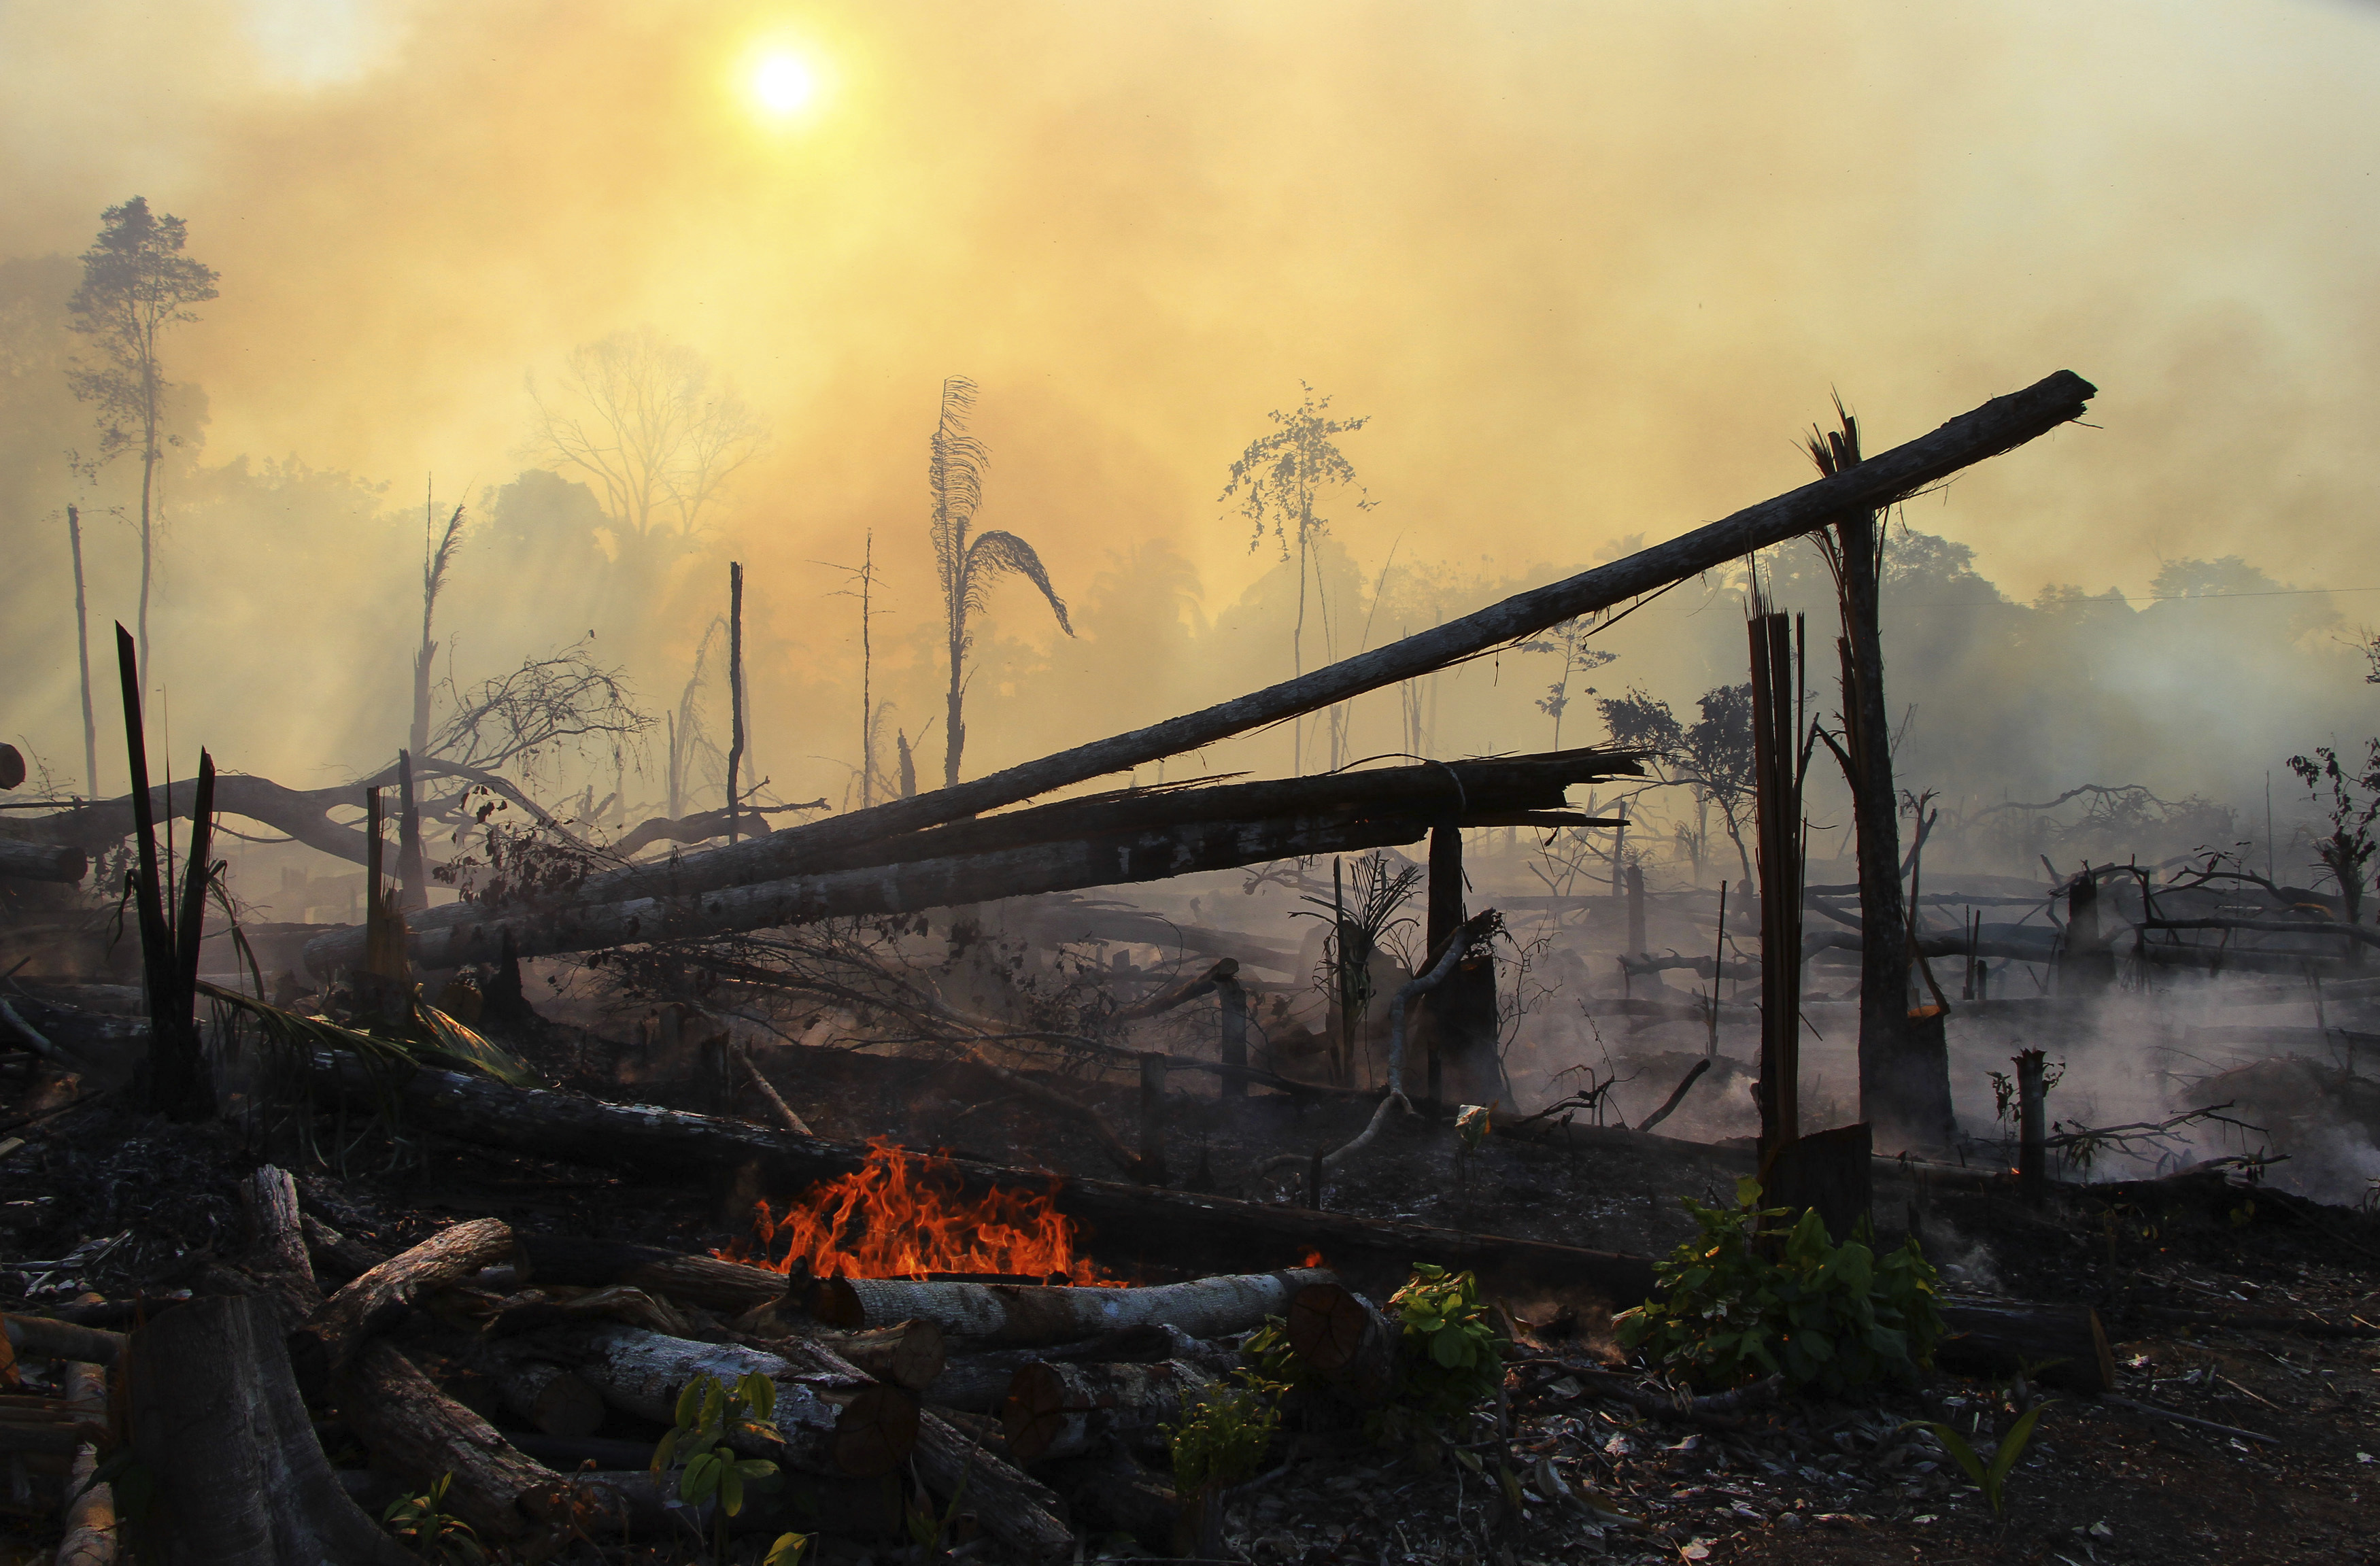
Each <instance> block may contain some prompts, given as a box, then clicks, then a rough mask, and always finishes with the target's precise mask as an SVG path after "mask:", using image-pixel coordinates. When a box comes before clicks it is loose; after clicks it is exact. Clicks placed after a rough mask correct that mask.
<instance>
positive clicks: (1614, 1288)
mask: <svg viewBox="0 0 2380 1566" xmlns="http://www.w3.org/2000/svg"><path fill="white" fill-rule="evenodd" d="M324 1077H325V1080H335V1081H336V1082H337V1083H338V1085H339V1089H340V1090H341V1091H343V1092H348V1093H352V1094H353V1095H355V1098H356V1099H357V1101H358V1102H362V1103H367V1104H368V1103H370V1101H371V1100H370V1093H371V1091H372V1089H371V1086H370V1082H369V1080H368V1079H367V1078H365V1076H364V1075H363V1074H362V1073H361V1071H360V1070H359V1069H358V1070H357V1071H356V1072H354V1073H352V1074H350V1073H348V1072H346V1071H344V1070H336V1069H331V1070H326V1072H325V1074H324ZM396 1092H397V1094H398V1097H399V1099H400V1101H401V1103H402V1105H403V1108H404V1110H405V1112H407V1114H410V1115H415V1116H418V1117H419V1123H423V1124H429V1125H435V1126H437V1127H438V1129H439V1133H440V1135H446V1136H452V1137H455V1138H456V1139H458V1140H461V1141H466V1142H473V1143H477V1144H479V1145H480V1146H482V1147H505V1148H510V1149H512V1150H515V1151H517V1152H526V1153H532V1154H535V1155H536V1156H538V1157H540V1158H549V1159H560V1160H563V1161H565V1162H569V1163H578V1164H587V1165H591V1166H594V1167H596V1168H602V1169H626V1170H634V1171H639V1172H644V1173H649V1174H651V1175H653V1176H656V1177H658V1178H661V1179H664V1180H686V1179H689V1178H694V1177H698V1176H701V1175H708V1174H710V1173H714V1172H716V1173H723V1174H729V1175H733V1174H735V1173H737V1172H739V1171H750V1173H751V1174H752V1176H753V1177H754V1178H755V1179H756V1180H757V1181H759V1183H760V1185H761V1187H762V1188H763V1189H766V1190H771V1191H775V1192H780V1193H785V1194H789V1195H790V1194H795V1193H798V1192H799V1191H801V1190H803V1189H805V1188H806V1187H807V1186H808V1185H810V1184H814V1183H817V1182H820V1181H826V1180H833V1179H839V1178H841V1177H842V1176H844V1175H847V1174H852V1173H855V1172H856V1171H859V1170H860V1169H861V1168H863V1167H864V1166H865V1164H866V1162H867V1149H866V1148H863V1147H848V1146H845V1145H843V1144H841V1143H835V1142H828V1141H825V1140H822V1139H820V1138H816V1137H804V1136H795V1135H791V1134H789V1133H785V1132H781V1131H771V1130H769V1129H768V1128H766V1127H764V1126H759V1125H754V1124H751V1123H748V1122H745V1121H736V1120H724V1119H718V1118H714V1117H711V1116H707V1115H697V1114H687V1113H684V1112H682V1111H674V1110H663V1109H657V1108H654V1107H653V1106H650V1105H643V1104H636V1105H624V1104H608V1103H604V1102H601V1101H600V1100H597V1099H581V1098H577V1097H574V1096H572V1095H569V1094H565V1093H557V1092H553V1091H550V1090H546V1089H540V1088H516V1087H507V1086H504V1085H503V1084H502V1083H499V1082H495V1081H493V1080H492V1079H490V1078H487V1077H483V1076H466V1075H463V1074H459V1073H455V1072H443V1071H428V1070H423V1071H417V1072H415V1073H413V1074H410V1075H409V1076H407V1078H406V1079H405V1081H404V1082H403V1083H402V1084H401V1085H400V1086H398V1087H397V1088H396ZM939 1167H941V1168H944V1169H946V1170H947V1171H948V1172H949V1173H950V1175H951V1177H952V1178H953V1182H954V1184H957V1185H958V1187H959V1188H960V1191H961V1194H963V1195H966V1196H981V1195H983V1194H984V1193H985V1192H987V1191H990V1190H993V1189H1018V1188H1022V1189H1027V1190H1038V1189H1044V1188H1047V1187H1048V1186H1049V1184H1050V1177H1049V1176H1048V1174H1047V1173H1046V1172H1044V1173H1036V1172H1032V1171H1025V1170H1012V1169H1003V1168H1001V1167H999V1166H997V1165H992V1164H983V1163H977V1162H975V1161H973V1160H971V1159H947V1160H941V1164H940V1166H939ZM1050 1200H1051V1202H1052V1205H1053V1206H1055V1207H1056V1208H1057V1209H1058V1211H1059V1212H1060V1213H1061V1214H1062V1215H1063V1216H1064V1217H1066V1218H1067V1219H1069V1220H1073V1221H1074V1222H1075V1223H1076V1224H1078V1225H1080V1226H1081V1227H1082V1229H1083V1230H1084V1231H1085V1232H1087V1237H1088V1239H1089V1241H1090V1245H1091V1249H1092V1250H1093V1252H1094V1253H1095V1254H1097V1255H1098V1256H1100V1257H1102V1258H1103V1259H1106V1260H1108V1261H1110V1262H1111V1264H1113V1265H1120V1266H1121V1265H1128V1264H1135V1263H1136V1264H1140V1265H1147V1266H1153V1267H1165V1268H1175V1269H1181V1270H1183V1271H1185V1272H1205V1271H1208V1270H1212V1269H1222V1268H1233V1267H1239V1268H1245V1267H1246V1266H1247V1265H1248V1264H1249V1263H1251V1262H1258V1263H1261V1262H1266V1261H1271V1262H1274V1263H1276V1264H1277V1265H1284V1266H1289V1265H1295V1264H1297V1263H1298V1262H1299V1261H1301V1260H1302V1259H1303V1258H1305V1256H1311V1255H1315V1254H1317V1253H1319V1254H1320V1255H1322V1256H1326V1257H1327V1258H1328V1260H1329V1265H1330V1268H1331V1269H1332V1270H1333V1271H1335V1272H1336V1273H1338V1274H1339V1275H1340V1277H1341V1278H1342V1280H1344V1281H1348V1282H1351V1283H1353V1284H1354V1285H1356V1286H1358V1287H1362V1288H1370V1287H1372V1286H1373V1284H1374V1283H1376V1282H1377V1283H1378V1284H1381V1285H1383V1286H1385V1287H1393V1286H1395V1285H1396V1284H1397V1283H1401V1282H1403V1280H1404V1277H1405V1273H1406V1269H1408V1268H1409V1267H1410V1266H1411V1265H1412V1264H1413V1263H1415V1262H1416V1261H1427V1262H1435V1263H1437V1264H1439V1265H1440V1266H1443V1267H1449V1268H1455V1269H1465V1268H1467V1269H1472V1270H1473V1271H1475V1272H1477V1273H1478V1274H1479V1276H1480V1281H1481V1283H1482V1284H1483V1285H1484V1286H1486V1287H1488V1288H1489V1289H1491V1290H1492V1289H1505V1288H1510V1289H1520V1288H1529V1289H1555V1290H1573V1289H1578V1290H1585V1291H1588V1292H1591V1293H1594V1294H1596V1295H1597V1296H1599V1297H1600V1298H1601V1299H1603V1300H1605V1301H1606V1302H1609V1303H1610V1304H1612V1305H1615V1306H1617V1305H1634V1304H1635V1303H1636V1302H1637V1301H1639V1300H1642V1299H1645V1297H1647V1296H1648V1295H1649V1294H1650V1293H1652V1290H1653V1264H1652V1262H1651V1260H1650V1259H1649V1258H1646V1257H1644V1256H1627V1255H1620V1254H1614V1253H1610V1252H1605V1251H1590V1250H1584V1249H1581V1248H1579V1247H1576V1246H1572V1245H1555V1244H1545V1243H1543V1242H1540V1241H1534V1240H1516V1239H1510V1238H1507V1237H1505V1236H1502V1235H1495V1234H1476V1233H1471V1232H1458V1231H1454V1230H1447V1229H1433V1228H1430V1227H1428V1226H1427V1225H1424V1224H1418V1223H1406V1222H1403V1221H1399V1220H1386V1219H1366V1218H1357V1217H1354V1216H1352V1215H1349V1214H1345V1213H1328V1212H1312V1211H1307V1210H1304V1209H1301V1208H1281V1207H1272V1206H1268V1205H1265V1204H1262V1203H1257V1202H1245V1201H1238V1200H1234V1199H1233V1198H1231V1197H1228V1196H1201V1195H1197V1194H1196V1193H1193V1192H1187V1191H1169V1190H1162V1189H1155V1188H1150V1187H1146V1186H1137V1185H1126V1184H1120V1183H1116V1182H1110V1181H1097V1180H1073V1179H1070V1180H1064V1181H1061V1182H1060V1183H1059V1184H1058V1186H1057V1189H1056V1191H1055V1193H1054V1194H1053V1195H1052V1196H1051V1198H1050ZM753 1270H755V1271H757V1270H759V1269H753ZM755 1282H756V1284H757V1283H758V1282H759V1280H755ZM915 1315H917V1312H914V1311H904V1312H900V1313H898V1314H895V1315H892V1316H887V1317H883V1318H882V1319H883V1320H886V1321H894V1320H900V1319H903V1318H904V1317H909V1316H915ZM945 1327H946V1329H947V1324H945ZM77 1357H80V1356H77Z"/></svg>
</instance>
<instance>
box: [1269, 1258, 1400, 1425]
mask: <svg viewBox="0 0 2380 1566" xmlns="http://www.w3.org/2000/svg"><path fill="white" fill-rule="evenodd" d="M1288 1331H1289V1346H1290V1347H1291V1348H1292V1349H1293V1350H1295V1351H1296V1353H1297V1357H1298V1358H1299V1359H1301V1360H1303V1361H1304V1362H1305V1364H1306V1365H1307V1366H1311V1367H1312V1368H1313V1370H1314V1372H1315V1374H1316V1375H1318V1376H1319V1377H1321V1378H1323V1379H1324V1380H1325V1381H1328V1382H1330V1385H1331V1386H1332V1388H1333V1389H1335V1390H1337V1391H1338V1392H1339V1393H1340V1395H1341V1396H1342V1397H1344V1398H1346V1399H1347V1400H1348V1401H1349V1402H1353V1403H1354V1404H1355V1405H1356V1406H1357V1407H1358V1408H1377V1407H1378V1406H1379V1405H1380V1404H1381V1403H1384V1402H1387V1401H1388V1400H1389V1393H1390V1390H1391V1389H1392V1387H1393V1385H1394V1382H1395V1379H1396V1367H1397V1339H1398V1337H1399V1336H1400V1332H1399V1329H1397V1328H1395V1327H1393V1326H1391V1325H1390V1322H1389V1318H1388V1317H1386V1316H1384V1315H1382V1314H1381V1312H1380V1307H1379V1306H1378V1305H1374V1304H1373V1303H1372V1302H1371V1301H1369V1300H1367V1299H1366V1298H1365V1297H1364V1296H1363V1295H1361V1294H1359V1293H1355V1292H1354V1290H1353V1289H1349V1288H1346V1287H1345V1286H1343V1285H1342V1284H1338V1283H1328V1282H1326V1283H1309V1284H1307V1285H1306V1286H1305V1288H1303V1289H1300V1290H1299V1291H1298V1292H1297V1293H1296V1294H1295V1295H1294V1296H1293V1297H1292V1298H1291V1300H1290V1302H1289V1320H1288Z"/></svg>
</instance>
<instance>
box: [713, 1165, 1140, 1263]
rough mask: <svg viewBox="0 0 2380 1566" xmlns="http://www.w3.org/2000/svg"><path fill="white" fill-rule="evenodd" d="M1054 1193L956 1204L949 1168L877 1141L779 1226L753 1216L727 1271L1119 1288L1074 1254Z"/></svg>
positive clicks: (766, 1215) (729, 1252)
mask: <svg viewBox="0 0 2380 1566" xmlns="http://www.w3.org/2000/svg"><path fill="white" fill-rule="evenodd" d="M1056 1191H1057V1182H1056V1181H1055V1180H1052V1181H1051V1182H1050V1190H1049V1191H1048V1192H1044V1193H1039V1194H1036V1193H1033V1192H1027V1191H1002V1190H998V1189H994V1190H992V1191H990V1192H989V1193H987V1194H986V1195H985V1196H982V1197H980V1198H979V1199H969V1198H967V1197H965V1196H962V1195H961V1194H960V1188H959V1181H958V1177H957V1174H956V1172H955V1171H953V1169H952V1167H951V1160H950V1159H945V1158H938V1157H935V1156H934V1155H932V1154H912V1153H911V1152H909V1150H908V1149H907V1148H905V1147H897V1146H895V1145H894V1144H893V1143H892V1142H890V1141H888V1140H886V1139H884V1138H882V1137H878V1138H876V1139H874V1140H871V1141H870V1142H869V1143H868V1161H867V1163H866V1164H864V1165H862V1166H861V1168H860V1169H859V1170H858V1171H856V1173H852V1174H846V1175H844V1176H843V1177H842V1178H841V1179H839V1180H829V1181H825V1182H822V1183H821V1184H817V1185H813V1186H811V1187H810V1189H809V1190H807V1191H806V1192H804V1193H803V1194H802V1196H801V1197H800V1198H799V1199H798V1200H797V1201H795V1203H794V1204H793V1205H792V1206H790V1207H788V1208H786V1209H785V1211H784V1213H783V1215H782V1216H780V1215H778V1214H775V1213H772V1212H771V1210H770V1208H769V1204H768V1203H766V1202H761V1203H759V1204H758V1206H757V1207H756V1208H754V1209H753V1215H752V1228H753V1235H754V1239H753V1243H752V1244H750V1245H748V1246H747V1245H746V1244H744V1243H743V1242H740V1241H738V1242H736V1243H735V1244H730V1245H729V1246H728V1247H727V1249H726V1250H725V1251H724V1252H722V1253H721V1254H722V1255H723V1256H726V1257H727V1259H729V1260H731V1261H741V1262H747V1263H749V1264H751V1265H753V1266H757V1267H766V1268H770V1269H773V1270H775V1271H778V1272H790V1271H792V1270H793V1269H794V1265H795V1263H796V1262H800V1263H803V1264H805V1265H807V1267H808V1269H809V1270H810V1272H811V1273H812V1274H813V1275H814V1276H817V1277H820V1278H836V1277H842V1278H911V1277H916V1276H917V1275H918V1274H920V1273H927V1272H1002V1273H1011V1274H1023V1275H1026V1276H1039V1277H1048V1276H1051V1275H1061V1276H1063V1277H1064V1278H1065V1279H1066V1280H1067V1281H1070V1282H1074V1283H1084V1284H1099V1285H1110V1286H1120V1281H1119V1280H1117V1279H1114V1278H1112V1277H1110V1276H1109V1275H1108V1274H1107V1273H1106V1272H1104V1271H1103V1270H1102V1269H1100V1268H1099V1266H1098V1264H1097V1263H1095V1262H1093V1261H1091V1260H1090V1259H1089V1258H1088V1257H1087V1256H1081V1255H1079V1254H1078V1253H1077V1252H1076V1250H1075V1223H1074V1220H1071V1219H1069V1218H1067V1217H1066V1216H1065V1215H1064V1214H1062V1213H1061V1212H1060V1211H1058V1209H1057V1208H1056V1206H1055V1205H1054V1204H1053V1203H1052V1202H1051V1200H1050V1197H1051V1196H1053V1195H1054V1194H1055V1193H1056Z"/></svg>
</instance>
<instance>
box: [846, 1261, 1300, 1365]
mask: <svg viewBox="0 0 2380 1566" xmlns="http://www.w3.org/2000/svg"><path fill="white" fill-rule="evenodd" d="M1328 1279H1329V1274H1327V1273H1319V1272H1312V1271H1305V1270H1295V1269H1293V1270H1290V1271H1285V1272H1259V1273H1250V1274H1245V1275H1242V1276H1238V1277H1221V1278H1200V1279H1195V1280H1193V1281H1190V1282H1187V1283H1162V1284H1157V1285H1154V1286H1151V1287H1148V1288H1141V1289H1099V1288H1079V1289H1078V1288H1041V1287H1037V1286H1035V1285H1032V1284H1023V1283H935V1282H912V1281H907V1280H905V1279H899V1278H834V1279H829V1280H826V1281H822V1282H820V1283H819V1284H818V1285H817V1286H816V1289H815V1291H814V1293H813V1294H812V1296H811V1305H810V1310H811V1313H812V1314H813V1315H815V1316H817V1317H818V1318H819V1319H820V1320H821V1321H823V1322H826V1323H827V1324H828V1325H830V1326H833V1327H841V1328H844V1329H860V1328H865V1327H868V1326H871V1325H874V1324H876V1323H879V1322H892V1321H901V1320H907V1319H911V1318H915V1319H917V1320H921V1321H932V1322H935V1323H937V1324H938V1325H939V1326H940V1327H941V1329H942V1330H943V1331H944V1332H946V1333H949V1334H951V1335H953V1336H954V1337H959V1338H964V1339H965V1340H967V1341H969V1342H971V1343H975V1344H978V1345H980V1346H982V1347H985V1348H1026V1347H1032V1346H1036V1345H1038V1344H1043V1343H1064V1342H1072V1341H1075V1340H1076V1339H1078V1338H1089V1337H1096V1336H1097V1335H1099V1333H1102V1332H1113V1331H1117V1330H1120V1329H1123V1328H1127V1327H1142V1326H1149V1325H1153V1324H1158V1323H1162V1324H1164V1325H1166V1326H1170V1327H1178V1328H1180V1329H1182V1330H1183V1331H1184V1332H1187V1333H1188V1334H1190V1336H1192V1337H1194V1338H1212V1337H1217V1336H1220V1334H1222V1333H1225V1332H1244V1331H1246V1330H1248V1329H1250V1328H1254V1327H1259V1326H1262V1325H1263V1324H1264V1318H1265V1317H1268V1316H1272V1315H1278V1314H1279V1313H1280V1312H1281V1310H1282V1309H1283V1308H1285V1307H1286V1306H1287V1305H1288V1303H1289V1297H1290V1295H1291V1294H1292V1293H1293V1292H1295V1291H1296V1290H1297V1289H1298V1288H1300V1287H1302V1286H1303V1285H1305V1284H1307V1283H1313V1282H1321V1281H1328Z"/></svg>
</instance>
